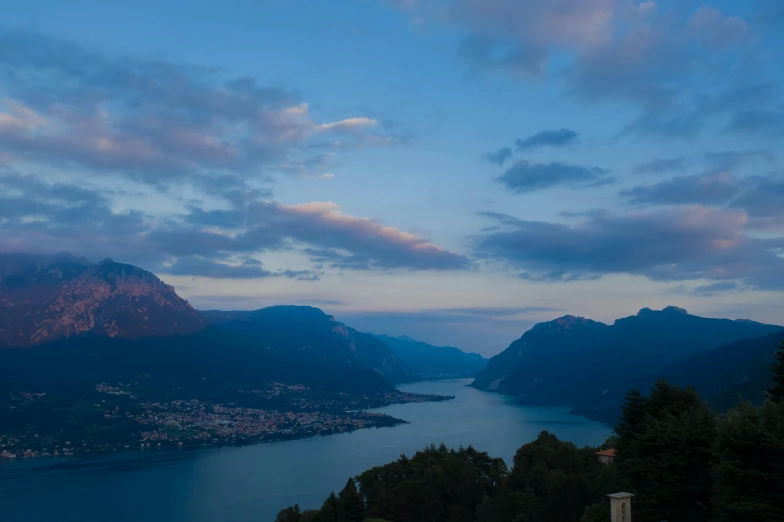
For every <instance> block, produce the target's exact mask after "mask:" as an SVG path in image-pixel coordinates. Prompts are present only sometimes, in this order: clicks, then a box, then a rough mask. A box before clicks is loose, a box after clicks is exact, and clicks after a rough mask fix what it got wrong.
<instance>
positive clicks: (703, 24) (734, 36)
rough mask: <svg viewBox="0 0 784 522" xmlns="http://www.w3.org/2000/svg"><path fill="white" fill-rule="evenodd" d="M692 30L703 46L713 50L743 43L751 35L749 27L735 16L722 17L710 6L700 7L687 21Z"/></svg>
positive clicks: (719, 12) (720, 13)
mask: <svg viewBox="0 0 784 522" xmlns="http://www.w3.org/2000/svg"><path fill="white" fill-rule="evenodd" d="M689 28H690V29H692V30H693V31H694V32H695V33H696V34H697V35H698V37H699V38H700V39H701V40H702V41H703V43H704V44H705V45H707V46H708V47H711V48H713V49H723V48H725V47H727V46H730V45H733V44H736V43H740V42H743V41H744V40H746V38H748V36H749V34H750V33H751V27H749V24H748V23H746V22H745V21H744V20H742V19H740V18H738V17H735V16H724V15H723V14H722V12H721V11H719V10H718V9H716V8H714V7H710V6H705V5H704V6H701V7H699V8H697V10H696V11H695V12H694V14H693V15H692V17H691V19H690V20H689Z"/></svg>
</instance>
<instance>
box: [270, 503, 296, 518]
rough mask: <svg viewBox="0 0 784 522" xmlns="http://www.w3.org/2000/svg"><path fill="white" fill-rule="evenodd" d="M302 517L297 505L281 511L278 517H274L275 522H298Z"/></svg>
mask: <svg viewBox="0 0 784 522" xmlns="http://www.w3.org/2000/svg"><path fill="white" fill-rule="evenodd" d="M301 517H302V512H301V511H300V509H299V506H298V505H297V504H294V505H293V506H291V507H287V508H286V509H282V510H281V511H280V513H278V516H277V517H275V522H300V518H301Z"/></svg>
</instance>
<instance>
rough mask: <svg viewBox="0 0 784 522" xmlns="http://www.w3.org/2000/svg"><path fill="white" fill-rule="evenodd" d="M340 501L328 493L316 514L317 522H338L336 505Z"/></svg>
mask: <svg viewBox="0 0 784 522" xmlns="http://www.w3.org/2000/svg"><path fill="white" fill-rule="evenodd" d="M339 503H340V501H339V500H338V497H337V496H335V494H334V493H330V494H329V497H327V500H325V501H324V503H323V504H322V505H321V509H320V510H319V514H318V521H319V522H338V504H339Z"/></svg>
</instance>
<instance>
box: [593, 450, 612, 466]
mask: <svg viewBox="0 0 784 522" xmlns="http://www.w3.org/2000/svg"><path fill="white" fill-rule="evenodd" d="M616 453H617V452H616V451H615V450H614V449H608V450H604V451H598V452H596V456H597V457H599V462H601V463H602V464H604V465H607V466H609V465H610V463H611V462H612V461H613V460H615V455H616Z"/></svg>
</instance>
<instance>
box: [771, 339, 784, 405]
mask: <svg viewBox="0 0 784 522" xmlns="http://www.w3.org/2000/svg"><path fill="white" fill-rule="evenodd" d="M771 369H772V370H773V386H771V387H770V388H769V389H768V398H769V399H770V400H771V401H773V402H775V403H777V404H784V341H781V344H779V349H778V350H777V351H776V356H775V357H774V360H773V365H772V367H771Z"/></svg>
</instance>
